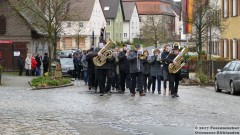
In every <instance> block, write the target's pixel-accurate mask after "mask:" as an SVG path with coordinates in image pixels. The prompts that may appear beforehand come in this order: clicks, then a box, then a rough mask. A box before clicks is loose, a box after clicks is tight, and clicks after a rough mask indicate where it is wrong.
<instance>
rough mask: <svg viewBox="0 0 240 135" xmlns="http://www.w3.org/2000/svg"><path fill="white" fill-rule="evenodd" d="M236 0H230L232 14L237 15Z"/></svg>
mask: <svg viewBox="0 0 240 135" xmlns="http://www.w3.org/2000/svg"><path fill="white" fill-rule="evenodd" d="M237 4H238V2H237V0H232V16H237V7H238V6H237Z"/></svg>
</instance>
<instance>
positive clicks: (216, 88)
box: [214, 79, 222, 92]
mask: <svg viewBox="0 0 240 135" xmlns="http://www.w3.org/2000/svg"><path fill="white" fill-rule="evenodd" d="M214 84H215V85H214V88H215V91H216V92H222V90H221V89H219V86H218V82H217V79H215V81H214Z"/></svg>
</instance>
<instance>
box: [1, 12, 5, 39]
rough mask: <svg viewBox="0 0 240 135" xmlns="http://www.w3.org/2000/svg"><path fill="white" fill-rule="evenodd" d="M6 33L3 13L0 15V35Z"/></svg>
mask: <svg viewBox="0 0 240 135" xmlns="http://www.w3.org/2000/svg"><path fill="white" fill-rule="evenodd" d="M5 33H6V17H5V16H4V15H1V16H0V35H3V34H5Z"/></svg>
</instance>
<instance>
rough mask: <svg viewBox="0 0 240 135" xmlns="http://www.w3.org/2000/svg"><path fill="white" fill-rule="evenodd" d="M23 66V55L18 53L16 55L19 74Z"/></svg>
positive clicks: (20, 74)
mask: <svg viewBox="0 0 240 135" xmlns="http://www.w3.org/2000/svg"><path fill="white" fill-rule="evenodd" d="M23 67H24V60H23V55H22V54H20V55H19V57H18V69H19V76H22V71H23Z"/></svg>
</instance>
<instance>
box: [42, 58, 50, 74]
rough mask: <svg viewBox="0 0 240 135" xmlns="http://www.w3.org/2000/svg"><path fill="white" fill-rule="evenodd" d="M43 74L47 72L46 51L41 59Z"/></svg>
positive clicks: (47, 59)
mask: <svg viewBox="0 0 240 135" xmlns="http://www.w3.org/2000/svg"><path fill="white" fill-rule="evenodd" d="M42 63H43V74H45V73H47V72H48V67H49V57H48V53H45V54H44V57H43V60H42Z"/></svg>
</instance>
